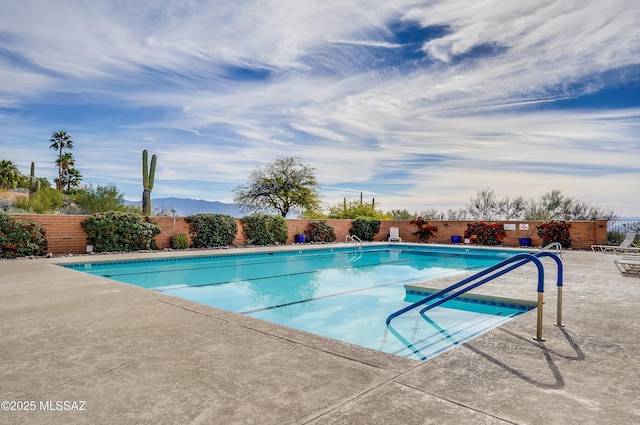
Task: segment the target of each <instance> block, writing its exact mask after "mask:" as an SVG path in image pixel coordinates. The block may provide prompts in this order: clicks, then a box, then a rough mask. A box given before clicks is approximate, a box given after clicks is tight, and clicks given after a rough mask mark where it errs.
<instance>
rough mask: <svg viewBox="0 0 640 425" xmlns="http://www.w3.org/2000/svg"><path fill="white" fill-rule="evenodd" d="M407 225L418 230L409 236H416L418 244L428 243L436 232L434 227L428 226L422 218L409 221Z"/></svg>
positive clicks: (436, 229)
mask: <svg viewBox="0 0 640 425" xmlns="http://www.w3.org/2000/svg"><path fill="white" fill-rule="evenodd" d="M409 224H414V225H415V226H416V227H417V228H418V229H417V230H416V231H415V232H413V233H411V234H412V235H415V236H417V237H418V239H420V242H428V241H429V238H430V237H431V236H433V234H434V233H435V232H437V231H438V228H437V227H436V226H432V225H430V224H429V222H428V221H427V220H425V219H424V218H422V217H418V218H416V219H415V220H411V221H410V222H409Z"/></svg>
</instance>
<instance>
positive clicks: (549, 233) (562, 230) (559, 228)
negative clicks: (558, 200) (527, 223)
mask: <svg viewBox="0 0 640 425" xmlns="http://www.w3.org/2000/svg"><path fill="white" fill-rule="evenodd" d="M569 227H571V225H570V224H569V223H565V222H564V221H555V220H552V221H550V222H548V223H542V224H540V225H539V226H538V236H540V237H541V238H542V241H543V242H544V245H549V244H550V243H551V242H559V243H560V245H562V247H563V248H569V247H570V246H571V239H570V238H569Z"/></svg>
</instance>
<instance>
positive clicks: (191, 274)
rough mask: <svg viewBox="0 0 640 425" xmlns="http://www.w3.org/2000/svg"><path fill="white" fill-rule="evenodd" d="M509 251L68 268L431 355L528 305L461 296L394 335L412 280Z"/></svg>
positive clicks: (388, 250) (283, 255) (326, 254)
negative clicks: (397, 313) (389, 322)
mask: <svg viewBox="0 0 640 425" xmlns="http://www.w3.org/2000/svg"><path fill="white" fill-rule="evenodd" d="M510 255H513V254H512V253H510V252H508V251H493V250H486V251H483V250H478V251H476V250H469V249H455V248H451V249H446V250H443V249H441V250H434V249H433V248H431V249H429V247H422V246H412V245H397V244H393V245H381V246H375V247H365V248H364V249H362V250H360V249H354V248H329V249H320V250H295V251H278V252H267V253H262V254H236V255H212V256H207V257H188V258H175V259H162V260H150V261H123V262H110V263H82V264H70V265H65V267H69V268H73V269H76V270H79V271H82V272H86V273H90V274H93V275H98V276H104V277H108V278H110V279H114V280H117V281H121V282H126V283H129V284H132V285H137V286H141V287H144V288H150V289H154V290H156V291H161V292H163V293H166V294H169V295H173V296H176V297H180V298H184V299H187V300H191V301H195V302H197V303H200V304H205V305H209V306H212V307H217V308H221V309H224V310H229V311H233V312H237V313H242V314H246V315H250V316H252V317H256V318H259V319H262V320H267V321H269V322H273V323H278V324H281V325H285V326H289V327H292V328H296V329H301V330H304V331H308V332H312V333H315V334H318V335H323V336H327V337H330V338H334V339H339V340H342V341H346V342H350V343H353V344H357V345H360V346H363V347H368V348H373V349H376V350H379V351H384V352H387V353H393V354H396V355H401V356H407V357H412V358H416V356H417V357H418V358H422V359H424V358H431V357H433V356H434V355H437V354H439V353H441V352H444V351H446V350H447V349H449V348H451V347H454V346H455V345H457V344H458V343H460V342H464V341H465V340H467V339H470V338H473V337H474V336H476V335H479V334H480V333H483V332H486V331H487V330H489V329H492V328H494V327H496V326H499V325H500V324H502V323H504V322H505V321H507V320H510V319H511V318H513V317H515V316H517V315H518V314H521V313H523V312H524V311H526V309H523V308H521V307H518V306H513V305H512V306H508V305H487V304H486V303H485V304H477V302H475V301H473V300H467V301H469V302H463V301H458V300H453V301H448V302H447V303H445V304H443V305H442V306H440V307H436V308H434V309H433V310H430V311H429V312H428V314H427V317H426V318H422V317H421V316H420V315H419V314H417V313H414V314H405V315H403V316H400V317H398V318H396V319H394V322H393V329H392V330H393V331H394V332H390V331H389V329H388V328H387V326H386V325H385V319H386V317H387V316H388V315H389V314H391V313H393V312H394V311H397V310H399V309H401V308H403V307H405V306H406V305H407V303H409V302H413V301H416V300H417V299H418V298H416V297H420V296H421V295H420V294H419V293H412V294H407V293H406V291H405V288H404V285H406V284H412V283H417V282H424V281H428V280H432V279H435V278H440V277H445V276H451V275H455V274H457V273H461V272H463V271H466V270H470V269H482V268H486V267H489V266H491V265H493V264H496V263H497V262H499V261H501V260H503V259H505V258H507V257H508V256H510ZM396 333H397V334H399V335H400V337H398V335H397V334H396ZM403 339H404V341H403ZM407 341H410V342H411V344H412V345H413V346H412V347H411V348H408V347H407V344H406V342H407ZM416 349H418V350H419V354H416V353H415V351H416Z"/></svg>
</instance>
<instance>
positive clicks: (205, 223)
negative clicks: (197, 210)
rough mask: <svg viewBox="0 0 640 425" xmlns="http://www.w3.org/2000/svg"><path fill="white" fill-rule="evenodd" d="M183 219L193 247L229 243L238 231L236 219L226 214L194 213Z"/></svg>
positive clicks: (226, 244)
mask: <svg viewBox="0 0 640 425" xmlns="http://www.w3.org/2000/svg"><path fill="white" fill-rule="evenodd" d="M185 220H186V221H187V223H189V225H190V226H189V228H190V230H191V240H192V241H193V246H194V247H195V248H205V247H208V246H228V245H231V244H233V240H234V239H235V238H236V234H237V233H238V225H237V224H236V219H235V218H233V217H231V216H230V215H226V214H196V215H191V216H189V217H186V218H185Z"/></svg>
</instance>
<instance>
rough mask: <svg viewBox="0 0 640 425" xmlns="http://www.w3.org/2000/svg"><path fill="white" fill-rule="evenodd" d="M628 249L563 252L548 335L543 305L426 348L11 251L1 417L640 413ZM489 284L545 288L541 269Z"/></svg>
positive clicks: (451, 418)
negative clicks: (244, 310)
mask: <svg viewBox="0 0 640 425" xmlns="http://www.w3.org/2000/svg"><path fill="white" fill-rule="evenodd" d="M161 255H174V256H175V255H176V254H175V253H171V254H164V253H156V254H151V256H156V257H157V256H161ZM141 256H142V257H145V256H148V254H145V255H140V254H138V255H136V257H141ZM85 258H86V257H83V258H82V260H84V259H85ZM115 258H117V259H124V258H125V256H117V257H115ZM615 258H616V256H615V255H607V254H602V253H593V252H572V251H569V252H566V253H565V254H563V261H564V266H565V289H564V309H563V323H564V324H565V325H566V326H565V327H557V326H554V325H553V323H554V322H555V321H556V309H555V306H556V292H555V287H554V286H553V285H554V283H555V280H554V273H552V272H550V273H548V275H549V276H548V278H547V283H546V286H547V291H546V292H545V302H546V304H545V308H544V321H543V336H544V338H546V341H544V342H537V341H534V340H533V339H532V337H533V336H535V334H536V310H533V311H531V312H529V313H526V314H524V315H521V316H519V317H518V318H516V319H515V320H513V321H511V322H509V323H508V324H506V325H503V326H501V327H499V328H497V329H494V330H493V331H491V332H489V333H486V334H484V335H482V336H480V337H478V338H476V339H474V340H472V341H470V342H468V343H466V344H464V345H461V346H459V347H456V348H454V349H452V350H450V351H448V352H446V353H444V354H442V355H440V356H438V357H436V358H434V359H431V360H428V361H426V362H419V361H417V360H411V359H404V358H398V357H395V356H392V355H388V354H384V353H379V352H377V351H373V350H368V349H365V348H360V347H357V346H352V345H350V344H346V343H341V342H338V341H334V340H330V339H327V338H323V337H320V336H315V335H310V334H307V333H304V332H301V331H297V330H293V329H289V328H285V327H281V326H278V325H273V324H269V323H266V322H262V321H260V320H256V319H253V318H251V317H247V316H242V315H238V314H234V313H229V312H225V311H221V310H217V309H215V308H211V307H206V306H202V305H199V304H196V303H193V302H189V301H184V300H180V299H176V298H173V297H170V296H167V295H164V294H162V293H157V292H154V291H150V290H146V289H141V288H137V287H134V286H129V285H126V284H121V283H117V282H113V281H109V280H106V279H103V278H99V277H94V276H90V275H86V274H83V273H79V272H76V271H73V270H69V269H65V268H62V267H59V266H56V265H55V263H61V262H65V261H68V262H77V261H78V260H79V258H78V257H74V258H70V259H60V258H58V259H34V260H11V261H0V291H1V292H0V360H1V361H0V401H8V402H10V403H9V404H7V403H5V402H3V403H2V410H0V424H50V425H55V424H109V425H117V424H154V425H157V424H315V425H320V424H322V425H325V424H366V425H374V424H381V425H388V424H463V423H464V424H545V425H548V424H563V425H564V424H637V423H640V356H639V354H640V340H639V337H640V312H639V310H640V278H637V277H635V278H633V277H623V276H622V275H621V274H620V273H619V272H618V270H617V269H616V267H615V266H614V264H613V260H614V259H615ZM86 259H87V260H89V258H86ZM107 259H110V257H108V256H99V257H91V258H90V260H100V261H104V260H107ZM546 264H547V262H546V261H545V265H546ZM550 264H551V266H549V267H547V269H549V270H553V268H554V267H553V263H550ZM446 283H447V281H446V280H442V281H431V282H427V283H426V284H425V286H430V287H440V286H442V285H444V284H446ZM483 291H485V292H486V293H488V294H493V295H496V294H499V295H501V296H507V297H510V298H518V299H526V300H534V301H535V299H536V296H537V294H536V292H535V273H534V272H533V269H532V268H531V269H529V270H527V269H524V270H521V271H520V272H518V273H516V274H514V275H511V276H509V277H508V278H501V280H500V282H496V284H495V285H494V284H493V283H492V284H490V285H485V286H484V287H483ZM7 407H8V408H14V409H18V408H21V409H28V410H26V411H24V410H23V411H16V410H6V408H7Z"/></svg>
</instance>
